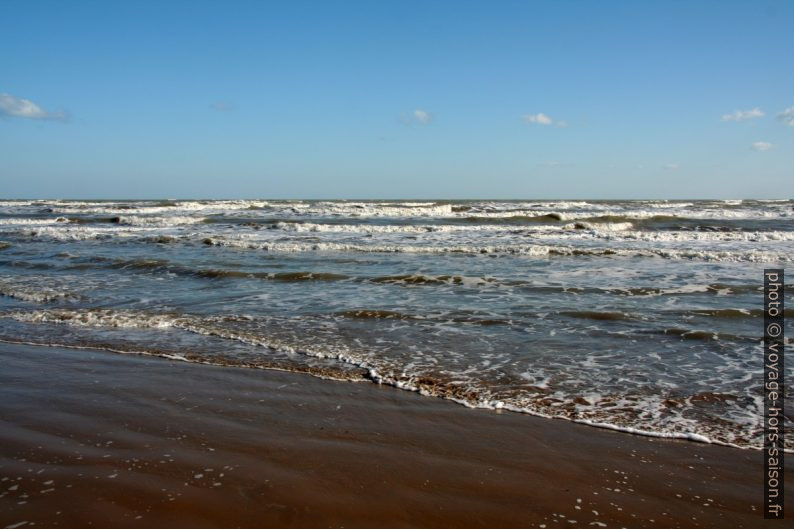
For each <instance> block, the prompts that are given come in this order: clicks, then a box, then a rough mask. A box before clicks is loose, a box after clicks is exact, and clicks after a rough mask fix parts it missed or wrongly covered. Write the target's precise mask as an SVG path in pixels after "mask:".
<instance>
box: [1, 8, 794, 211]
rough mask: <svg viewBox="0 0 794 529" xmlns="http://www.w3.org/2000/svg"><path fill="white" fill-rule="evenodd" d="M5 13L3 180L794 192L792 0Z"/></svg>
mask: <svg viewBox="0 0 794 529" xmlns="http://www.w3.org/2000/svg"><path fill="white" fill-rule="evenodd" d="M2 19H3V23H2V31H0V46H1V47H2V49H3V50H4V51H3V53H2V54H0V94H1V95H0V195H2V196H3V197H5V198H9V197H29V198H34V197H57V198H147V197H164V198H168V197H171V198H181V197H184V198H231V197H241V198H244V197H263V198H285V197H286V198H289V197H293V198H385V197H389V198H417V197H426V198H427V197H429V198H698V197H715V198H739V197H772V198H791V197H794V66H793V65H794V31H792V27H794V2H791V1H786V0H782V1H780V0H777V1H775V0H772V1H767V2H757V1H746V2H732V1H722V2H716V1H715V2H693V1H686V2H683V1H682V2H585V1H580V2H572V1H555V2H510V1H500V2H465V1H455V2H429V1H426V2H406V1H401V2H397V1H394V2H387V1H383V2H352V1H347V2H319V1H318V2H304V1H292V2H288V3H287V2H285V3H275V2H273V3H266V2H201V1H198V0H196V1H192V2H143V1H140V2H124V3H122V2H88V1H84V2H38V1H35V0H26V1H17V0H6V1H5V2H3V8H2ZM787 111H788V112H787Z"/></svg>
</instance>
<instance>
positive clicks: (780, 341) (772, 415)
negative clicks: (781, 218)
mask: <svg viewBox="0 0 794 529" xmlns="http://www.w3.org/2000/svg"><path fill="white" fill-rule="evenodd" d="M784 285H785V281H784V278H783V269H782V268H781V269H768V270H764V450H763V452H764V518H767V519H772V520H782V519H783V517H784V516H783V510H784V508H783V506H784V501H783V490H784V487H783V469H784V466H783V455H784V452H783V446H784V445H783V420H784V419H783V410H784V399H785V391H786V384H785V382H784V381H783V374H784V372H785V371H784V369H783V352H784V348H785V343H786V340H785V337H784V329H785V325H784V321H783V316H784V306H783V293H784Z"/></svg>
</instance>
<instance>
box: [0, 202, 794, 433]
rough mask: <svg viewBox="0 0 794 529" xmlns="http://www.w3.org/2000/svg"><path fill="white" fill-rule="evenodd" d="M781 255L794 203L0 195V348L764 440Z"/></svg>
mask: <svg viewBox="0 0 794 529" xmlns="http://www.w3.org/2000/svg"><path fill="white" fill-rule="evenodd" d="M792 259H794V201H750V200H746V201H689V202H668V201H632V202H619V201H577V202H561V201H557V202H550V201H541V202H537V201H520V202H519V201H426V202H405V201H388V202H387V201H381V202H352V201H334V202H318V201H264V200H256V201H122V202H100V201H85V202H76V201H3V202H0V311H1V312H0V338H2V339H4V340H8V341H18V342H20V341H21V342H30V343H39V344H60V345H69V346H80V347H101V348H105V349H111V350H116V351H135V352H144V353H150V354H157V355H166V356H173V357H179V358H183V359H186V360H190V361H197V362H208V363H219V364H236V365H248V366H257V367H270V368H278V369H287V370H296V371H307V372H311V373H314V374H317V375H321V376H328V377H333V378H346V379H369V380H374V381H378V382H384V383H389V384H393V385H396V386H399V387H403V388H406V389H415V390H420V391H422V392H424V393H427V394H430V395H437V396H443V397H447V398H451V399H455V400H457V401H459V402H462V403H464V404H467V405H470V406H483V407H494V408H506V409H513V410H521V411H526V412H531V413H537V414H542V415H548V416H552V417H564V418H569V419H574V420H577V421H582V422H591V423H597V424H602V425H607V426H612V427H615V428H619V429H624V430H627V431H642V432H647V433H652V434H656V435H663V436H674V437H685V438H692V439H698V440H711V441H715V442H723V443H731V444H735V445H739V446H759V445H760V430H759V428H760V426H761V421H760V415H761V409H762V408H761V406H762V400H761V397H762V393H761V385H760V381H761V375H762V362H761V360H762V347H761V345H762V343H761V338H762V314H761V309H762V292H761V286H762V280H763V278H762V270H763V269H764V268H777V267H786V266H787V264H788V263H790V262H791V260H792ZM789 311H790V309H789ZM790 315H791V312H787V316H790ZM788 321H789V322H790V321H791V320H790V318H789V319H788ZM787 334H788V336H789V337H791V336H792V335H794V333H792V329H791V324H790V323H789V324H788V325H787ZM789 343H790V338H789ZM790 364H791V363H790ZM787 375H788V380H794V369H792V368H791V367H789V369H788V370H787ZM788 388H789V393H790V389H791V384H789V385H788ZM788 424H789V425H790V424H791V420H790V419H789V420H788ZM787 446H788V447H789V448H791V447H794V441H790V442H788V444H787Z"/></svg>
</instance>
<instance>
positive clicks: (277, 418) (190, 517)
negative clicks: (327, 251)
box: [0, 343, 794, 528]
mask: <svg viewBox="0 0 794 529" xmlns="http://www.w3.org/2000/svg"><path fill="white" fill-rule="evenodd" d="M0 361H1V362H2V363H3V365H4V369H3V370H2V371H0V395H2V398H0V422H2V428H0V447H1V448H0V527H6V526H9V525H14V524H19V523H21V522H27V524H24V525H19V526H17V527H26V526H27V525H33V524H34V523H35V526H42V525H44V526H47V525H54V524H56V523H57V524H58V526H59V527H84V526H87V525H89V523H93V524H94V525H95V526H109V525H112V526H114V527H176V528H179V527H262V526H275V527H285V526H296V527H346V528H350V527H372V526H373V525H375V524H377V525H379V526H383V527H395V528H397V527H438V528H447V527H450V528H451V527H542V526H544V525H545V526H546V527H548V528H551V527H565V526H568V527H570V526H577V527H579V526H593V527H631V528H633V527H701V528H702V527H727V526H731V527H765V526H766V524H765V522H766V520H764V519H763V515H762V513H761V511H760V508H761V499H762V493H763V487H762V481H761V478H762V467H761V457H760V454H759V453H758V451H757V450H737V449H735V448H732V447H726V446H720V445H717V444H705V443H698V442H691V441H685V440H676V439H665V438H659V437H648V436H641V435H626V433H624V432H616V431H611V430H609V429H604V428H593V426H588V425H583V424H579V423H575V422H572V421H550V420H549V419H547V418H542V417H537V416H533V415H530V414H526V413H514V412H508V413H500V412H499V411H498V410H497V411H494V410H487V409H478V408H467V407H464V406H461V405H459V404H457V403H454V402H451V401H447V400H445V399H428V398H426V397H424V396H422V395H420V394H418V393H416V392H409V391H405V390H401V389H397V388H394V387H391V386H381V385H376V384H348V383H346V382H339V381H334V380H330V379H320V378H317V377H314V376H311V377H310V376H305V375H304V374H302V373H292V372H288V371H275V370H266V369H261V370H260V369H256V370H253V369H239V368H235V367H223V366H210V365H201V364H198V363H192V362H184V361H178V360H168V359H165V358H152V357H149V356H143V355H138V354H132V353H127V354H118V353H112V354H111V353H108V352H105V351H101V350H93V349H71V348H69V349H67V348H59V347H45V346H30V345H17V344H8V343H0ZM791 467H792V465H791V464H788V465H787V467H786V469H787V470H788V471H789V472H787V474H790V470H791ZM197 476H198V477H197ZM786 488H787V490H788V491H789V497H790V498H791V497H794V496H793V495H792V494H794V490H792V487H791V484H789V485H788V486H787V487H786ZM12 489H13V490H12ZM20 502H23V503H20ZM573 520H575V522H573ZM651 520H653V521H651ZM766 523H768V522H766ZM602 524H605V525H602Z"/></svg>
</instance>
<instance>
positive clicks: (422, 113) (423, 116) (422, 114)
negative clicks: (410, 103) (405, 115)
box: [414, 108, 433, 125]
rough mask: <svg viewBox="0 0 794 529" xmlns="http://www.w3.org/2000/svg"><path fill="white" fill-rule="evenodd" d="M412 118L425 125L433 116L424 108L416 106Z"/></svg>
mask: <svg viewBox="0 0 794 529" xmlns="http://www.w3.org/2000/svg"><path fill="white" fill-rule="evenodd" d="M414 119H416V121H418V122H419V123H422V124H424V125H427V124H428V123H430V122H431V121H433V116H431V115H430V113H429V112H427V111H426V110H422V109H421V108H417V109H416V110H414Z"/></svg>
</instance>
